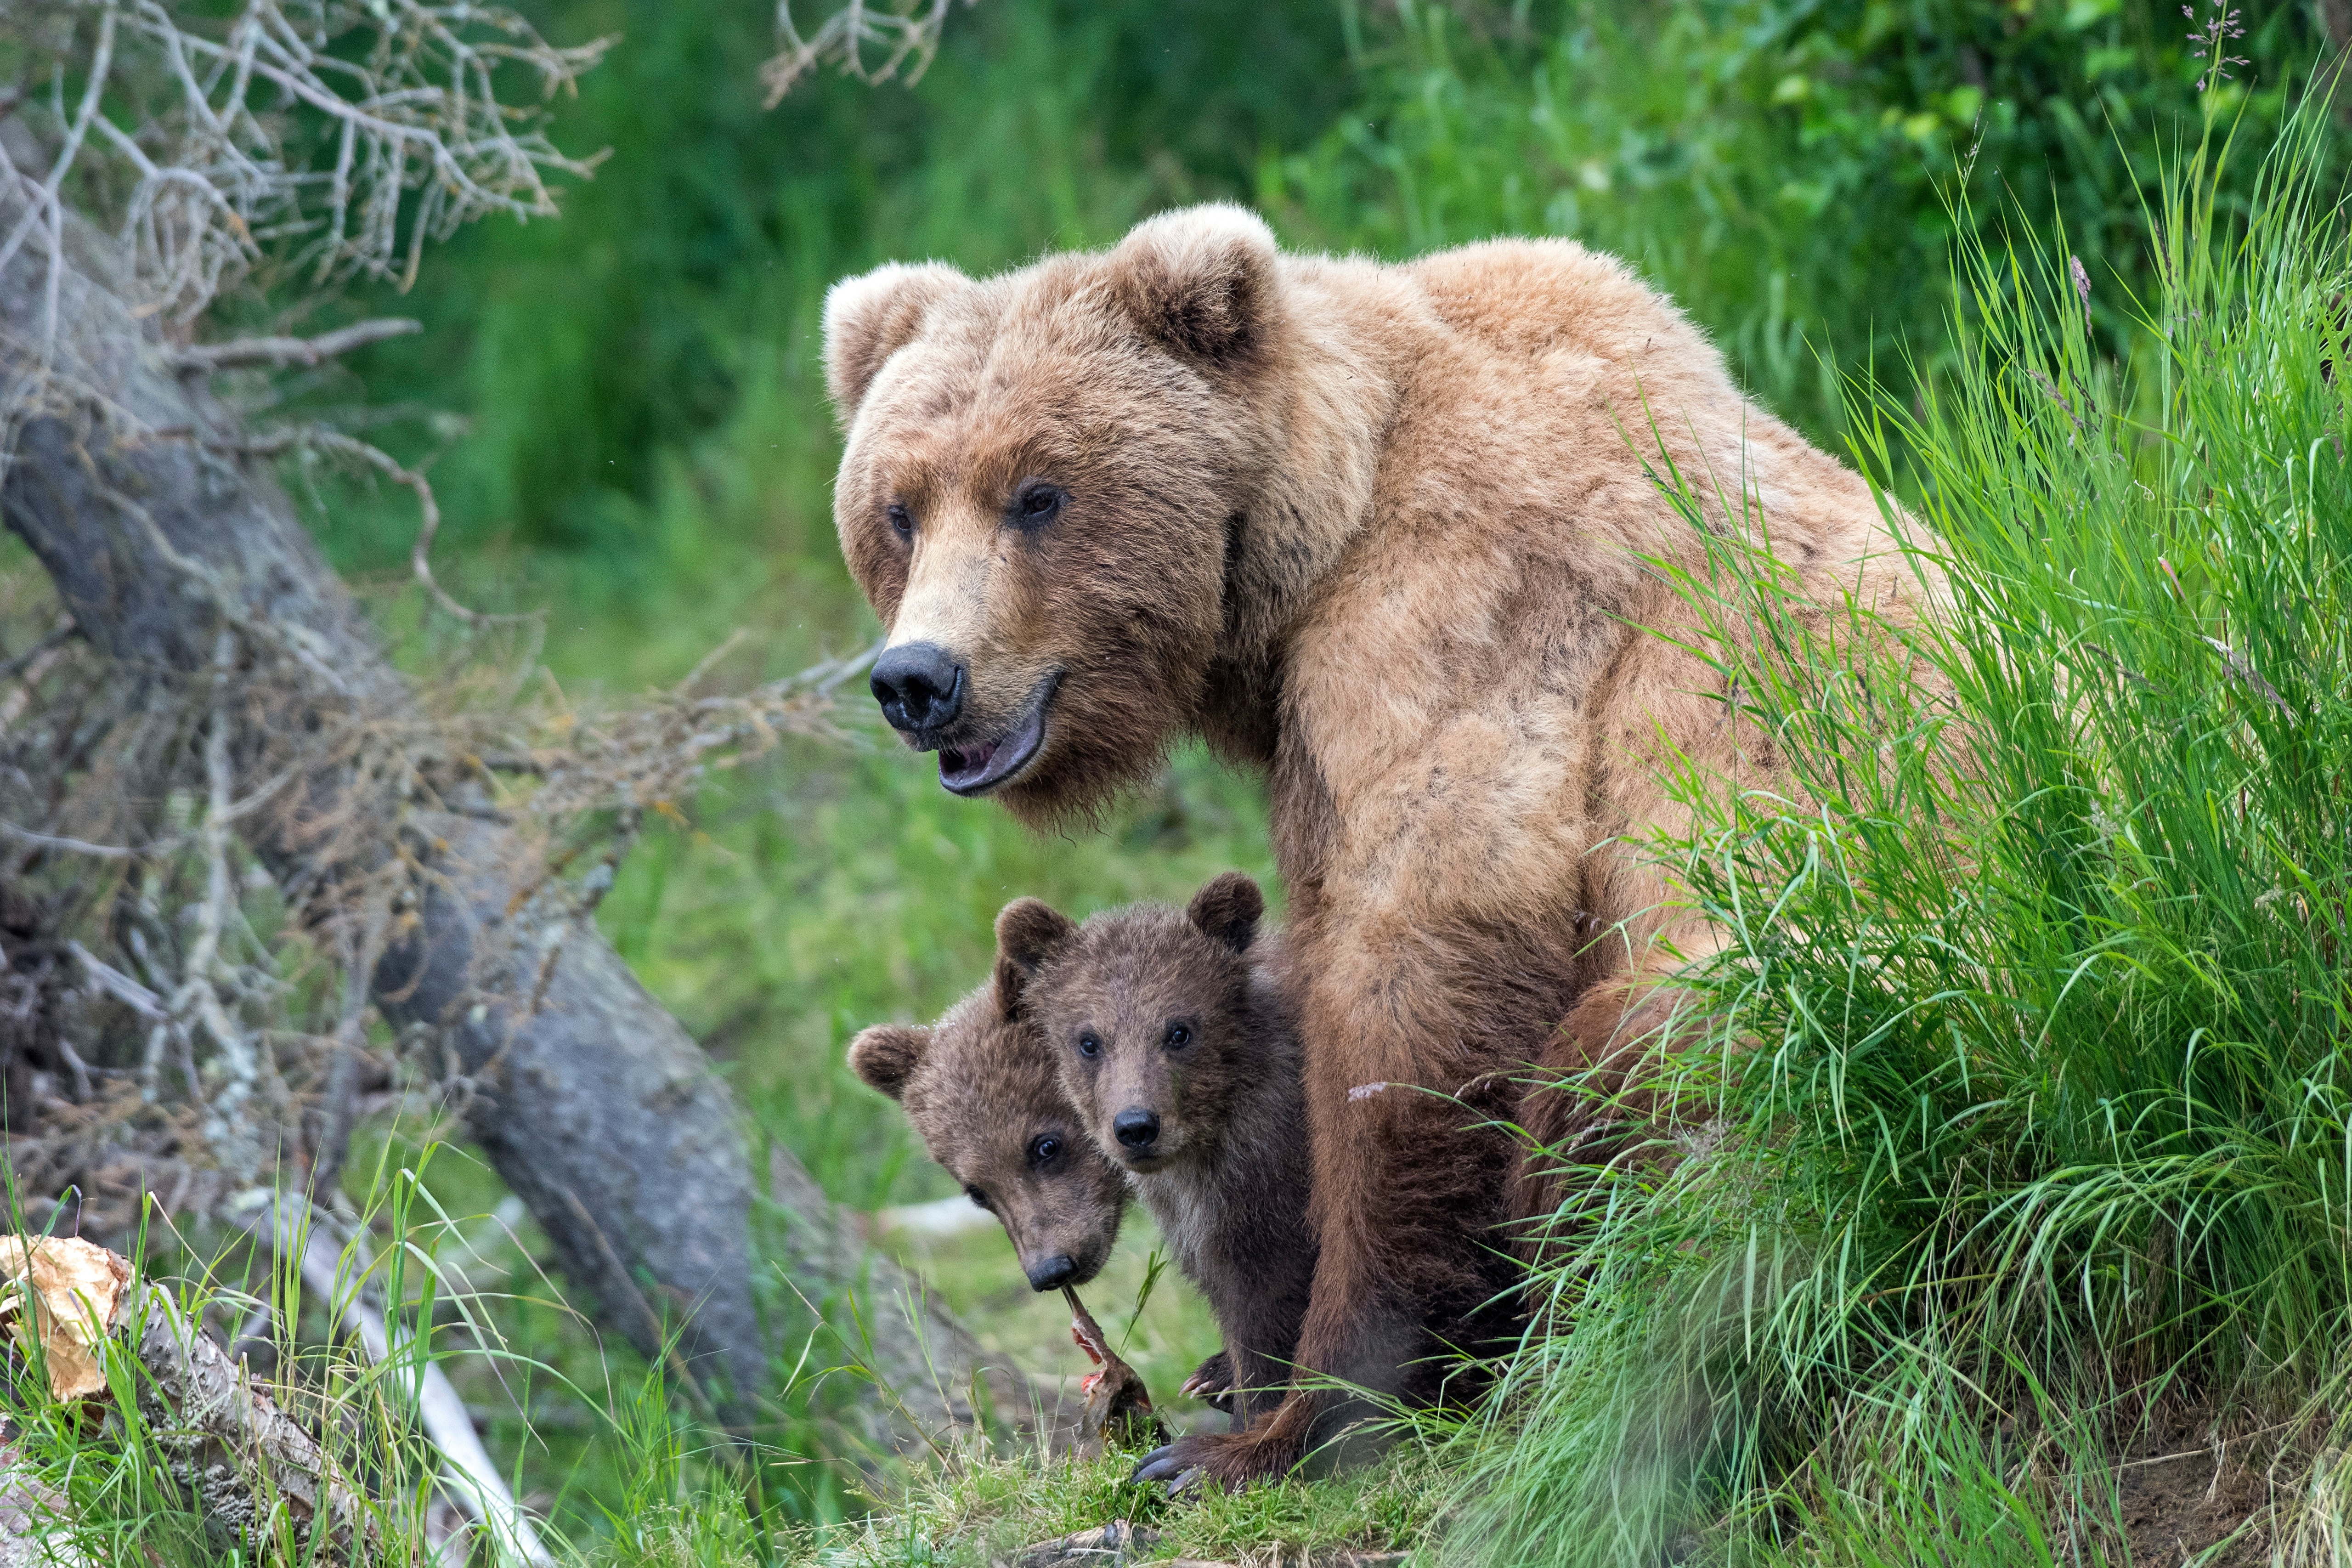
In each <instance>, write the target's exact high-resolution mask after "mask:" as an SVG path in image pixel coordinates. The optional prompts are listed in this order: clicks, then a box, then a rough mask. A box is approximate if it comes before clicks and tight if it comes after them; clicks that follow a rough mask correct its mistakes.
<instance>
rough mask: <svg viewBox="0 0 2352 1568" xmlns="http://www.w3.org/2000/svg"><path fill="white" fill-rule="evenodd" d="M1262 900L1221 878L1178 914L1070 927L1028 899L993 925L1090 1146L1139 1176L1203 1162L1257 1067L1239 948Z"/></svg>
mask: <svg viewBox="0 0 2352 1568" xmlns="http://www.w3.org/2000/svg"><path fill="white" fill-rule="evenodd" d="M1264 913H1265V898H1264V896H1263V895H1261V894H1260V893H1259V891H1258V887H1257V884H1256V883H1255V882H1253V881H1251V880H1250V879H1248V878H1247V877H1244V876H1243V875H1241V874H1240V873H1239V872H1233V871H1229V872H1227V873H1226V874H1225V875H1223V876H1222V877H1219V878H1217V879H1215V880H1214V881H1213V882H1211V883H1209V885H1208V886H1206V887H1204V888H1202V889H1201V890H1200V892H1198V893H1197V894H1195V895H1193V899H1192V903H1191V905H1190V906H1188V907H1187V908H1185V909H1183V910H1176V909H1173V908H1171V907H1170V906H1168V905H1166V904H1138V905H1136V906H1134V907H1133V908H1130V909H1126V910H1116V911H1114V912H1112V913H1109V914H1102V915H1097V916H1096V917H1094V919H1092V920H1090V921H1087V923H1086V924H1084V925H1076V924H1074V923H1072V921H1070V920H1069V918H1068V917H1067V916H1065V915H1062V914H1058V913H1056V912H1055V910H1051V909H1049V908H1047V907H1046V906H1045V904H1043V903H1040V902H1039V901H1038V900H1035V899H1023V900H1018V901H1017V902H1014V903H1012V904H1008V905H1006V906H1005V909H1004V912H1003V913H1002V914H1000V915H998V916H997V917H996V942H997V962H998V966H999V968H1000V969H1003V968H1005V967H1008V966H1009V967H1010V968H1012V969H1013V971H1015V972H1016V973H1018V974H1020V975H1023V976H1025V977H1026V982H1027V984H1026V990H1025V992H1024V1005H1025V1006H1026V1008H1027V1010H1028V1011H1029V1013H1030V1014H1031V1016H1034V1018H1035V1020H1036V1024H1037V1028H1038V1030H1039V1032H1040V1033H1041V1034H1043V1035H1044V1037H1045V1041H1046V1043H1047V1044H1048V1045H1049V1046H1051V1047H1053V1049H1054V1050H1055V1053H1056V1054H1057V1055H1058V1056H1059V1058H1061V1068H1062V1083H1063V1086H1064V1088H1066V1089H1067V1090H1068V1091H1069V1097H1070V1099H1071V1100H1072V1101H1073V1102H1075V1103H1076V1106H1077V1107H1078V1110H1079V1111H1080V1112H1081V1113H1082V1114H1083V1115H1084V1116H1085V1117H1086V1119H1087V1129H1088V1131H1090V1132H1092V1134H1093V1135H1094V1140H1095V1142H1097V1143H1098V1144H1100V1145H1101V1146H1102V1147H1103V1148H1104V1149H1105V1150H1108V1151H1110V1152H1115V1153H1116V1154H1117V1155H1118V1158H1119V1159H1120V1160H1122V1161H1123V1162H1125V1163H1126V1164H1127V1166H1128V1168H1129V1170H1132V1171H1136V1172H1138V1173H1150V1172H1153V1171H1158V1170H1163V1169H1165V1168H1167V1167H1168V1166H1170V1165H1171V1164H1175V1163H1180V1162H1182V1161H1187V1160H1201V1159H1207V1158H1211V1157H1213V1155H1214V1154H1215V1152H1217V1150H1218V1147H1219V1145H1220V1143H1221V1141H1222V1140H1223V1135H1224V1132H1225V1130H1226V1126H1227V1122H1228V1119H1229V1117H1230V1115H1231V1113H1232V1110H1233V1109H1234V1103H1235V1100H1236V1099H1237V1098H1238V1097H1239V1095H1240V1094H1241V1093H1243V1092H1244V1089H1245V1086H1246V1085H1247V1084H1249V1083H1250V1082H1253V1081H1255V1079H1256V1077H1257V1074H1258V1071H1259V1070H1260V1069H1262V1068H1263V1066H1264V1063H1263V1058H1262V1055H1261V1043H1260V1042H1259V1041H1258V1040H1257V1039H1255V1038H1254V1037H1253V1034H1252V1024H1253V1019H1252V1014H1251V1009H1250V985H1251V963H1250V947H1251V944H1252V943H1253V942H1255V939H1256V936H1257V926H1258V920H1259V918H1260V917H1261V916H1262V915H1263V914H1264Z"/></svg>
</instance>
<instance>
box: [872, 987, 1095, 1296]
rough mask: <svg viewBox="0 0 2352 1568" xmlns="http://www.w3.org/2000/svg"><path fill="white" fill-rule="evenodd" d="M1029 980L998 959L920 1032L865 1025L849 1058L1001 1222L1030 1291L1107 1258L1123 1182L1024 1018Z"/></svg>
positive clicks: (1064, 1281)
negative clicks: (986, 977)
mask: <svg viewBox="0 0 2352 1568" xmlns="http://www.w3.org/2000/svg"><path fill="white" fill-rule="evenodd" d="M1026 978H1027V977H1026V976H1025V975H1024V974H1023V973H1020V972H1019V971H1017V970H1013V969H1012V968H1010V967H1009V966H1008V965H1005V964H1003V963H1000V964H998V965H997V968H996V973H995V975H994V977H993V978H992V979H991V980H990V981H989V983H988V984H985V985H982V986H981V987H980V988H979V989H978V990H976V991H974V992H972V993H971V994H970V995H968V996H966V997H965V998H964V999H963V1000H962V1001H961V1002H958V1003H957V1004H956V1005H954V1006H952V1007H950V1008H949V1009H948V1010H947V1012H946V1013H944V1014H943V1015H941V1016H940V1021H939V1022H938V1023H936V1024H934V1025H932V1026H929V1027H928V1028H926V1027H923V1026H919V1025H912V1024H877V1025H875V1026H873V1027H871V1028H868V1029H865V1030H862V1031H860V1032H859V1034H858V1036H857V1037H856V1039H854V1040H852V1041H850V1042H849V1066H850V1069H851V1070H852V1071H854V1072H856V1074H857V1076H858V1077H859V1078H861V1079H865V1080H866V1083H868V1084H869V1085H871V1086H872V1087H874V1088H876V1089H880V1090H881V1091H882V1092H883V1093H884V1094H887V1095H888V1096H889V1097H890V1098H891V1099H893V1100H897V1101H898V1103H899V1105H900V1106H901V1107H902V1108H904V1110H906V1112H907V1120H908V1121H910V1122H912V1123H913V1124H914V1128H915V1131H916V1132H917V1133H918V1134H919V1135H920V1136H921V1138H922V1140H923V1146H924V1147H925V1148H926V1149H928V1150H929V1151H930V1155H931V1158H932V1159H934V1160H936V1161H938V1162H939V1163H940V1164H941V1165H943V1166H945V1167H946V1169H947V1172H948V1173H949V1174H950V1175H951V1176H953V1177H954V1178H955V1179H956V1180H957V1181H959V1182H961V1183H962V1184H963V1189H964V1191H965V1193H966V1194H969V1195H970V1196H971V1200H972V1201H973V1202H974V1203H976V1204H979V1205H981V1206H982V1208H985V1209H987V1210H988V1211H989V1212H990V1213H991V1214H992V1215H995V1216H996V1217H997V1219H998V1221H999V1222H1000V1223H1002V1224H1003V1226H1004V1234H1005V1235H1006V1236H1008V1237H1011V1238H1012V1241H1013V1251H1014V1252H1015V1253H1017V1254H1019V1256H1020V1258H1021V1270H1022V1272H1023V1273H1024V1274H1026V1275H1027V1276H1028V1277H1029V1284H1030V1287H1031V1288H1032V1289H1037V1290H1053V1289H1059V1288H1061V1287H1062V1286H1065V1285H1070V1286H1076V1285H1083V1284H1085V1283H1086V1282H1087V1280H1089V1279H1093V1278H1094V1277H1095V1276H1096V1275H1097V1274H1098V1273H1100V1272H1101V1270H1102V1266H1103V1265H1104V1264H1105V1263H1106V1262H1108V1261H1109V1258H1110V1251H1111V1247H1113V1246H1115V1245H1116V1244H1117V1243H1118V1222H1119V1218H1120V1216H1121V1215H1123V1214H1124V1213H1125V1211H1126V1208H1127V1196H1128V1194H1127V1178H1126V1177H1125V1175H1124V1174H1122V1173H1120V1171H1119V1169H1118V1166H1116V1165H1114V1164H1113V1163H1111V1162H1110V1161H1109V1160H1108V1159H1105V1158H1104V1157H1103V1154H1102V1152H1101V1151H1100V1150H1098V1149H1097V1148H1096V1147H1095V1145H1094V1141H1093V1140H1092V1139H1090V1138H1088V1137H1087V1129H1086V1121H1085V1119H1084V1118H1083V1117H1081V1116H1080V1115H1079V1114H1078V1111H1077V1109H1076V1107H1075V1106H1073V1105H1072V1104H1071V1103H1070V1101H1069V1098H1068V1097H1067V1096H1066V1095H1065V1094H1064V1093H1063V1092H1062V1085H1061V1081H1060V1079H1059V1078H1058V1077H1057V1076H1056V1075H1055V1070H1054V1059H1053V1057H1052V1056H1051V1054H1050V1053H1048V1052H1047V1050H1046V1049H1045V1045H1044V1043H1043V1042H1042V1041H1041V1040H1040V1039H1039V1038H1038V1037H1037V1035H1036V1033H1035V1031H1034V1029H1033V1028H1032V1027H1031V1026H1030V1025H1029V1023H1028V1022H1027V1020H1026V1019H1025V1018H1024V1017H1023V1016H1022V1015H1021V1012H1020V1010H1019V1008H1018V1006H1017V1005H1016V1003H1017V998H1018V995H1019V993H1020V988H1021V986H1022V984H1024V982H1025V980H1026Z"/></svg>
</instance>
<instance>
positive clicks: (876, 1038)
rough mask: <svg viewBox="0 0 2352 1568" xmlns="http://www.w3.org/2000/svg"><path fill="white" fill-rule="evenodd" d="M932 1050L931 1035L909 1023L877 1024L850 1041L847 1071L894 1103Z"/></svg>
mask: <svg viewBox="0 0 2352 1568" xmlns="http://www.w3.org/2000/svg"><path fill="white" fill-rule="evenodd" d="M930 1047H931V1032H930V1031H929V1029H925V1028H920V1027H918V1026H915V1025H912V1024H877V1025H875V1026H873V1027H872V1028H870V1029H864V1030H861V1031H859V1033H858V1036H857V1037H856V1039H854V1040H852V1041H850V1042H849V1070H850V1071H852V1072H854V1073H856V1075H857V1076H858V1077H859V1078H862V1079H865V1080H866V1082H867V1083H868V1084H870V1085H871V1086H873V1087H874V1088H876V1089H880V1090H881V1091H882V1092H883V1093H885V1094H887V1095H888V1096H889V1097H890V1098H891V1099H893V1100H897V1099H898V1097H899V1096H901V1095H903V1094H905V1093H906V1092H907V1080H908V1079H909V1078H912V1077H913V1076H914V1073H915V1069H916V1068H918V1067H919V1066H921V1065H922V1060H923V1053H924V1052H925V1051H927V1050H929V1049H930Z"/></svg>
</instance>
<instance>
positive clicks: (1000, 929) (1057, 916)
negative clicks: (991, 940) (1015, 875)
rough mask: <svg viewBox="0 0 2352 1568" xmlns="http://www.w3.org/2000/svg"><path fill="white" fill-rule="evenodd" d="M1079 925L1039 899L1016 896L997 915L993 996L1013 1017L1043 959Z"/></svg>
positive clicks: (1043, 964)
mask: <svg viewBox="0 0 2352 1568" xmlns="http://www.w3.org/2000/svg"><path fill="white" fill-rule="evenodd" d="M1077 929H1078V924H1077V922H1076V921H1074V920H1072V919H1071V918H1070V917H1069V916H1067V915H1066V914H1064V913H1062V912H1061V911H1060V910H1056V909H1055V908H1054V906H1053V905H1051V904H1048V903H1046V902H1045V900H1042V899H1015V900H1013V901H1012V902H1011V903H1009V904H1007V905H1005V906H1004V909H1003V911H1002V912H1001V913H999V914H998V915H997V917H996V995H997V1000H998V1002H999V1003H1000V1004H1002V1005H1003V1008H1004V1016H1006V1017H1008V1018H1009V1017H1012V1016H1014V1015H1015V1014H1016V1013H1018V1012H1019V1011H1020V1008H1021V994H1022V992H1023V991H1024V990H1025V989H1027V987H1028V984H1029V982H1030V981H1032V980H1034V979H1035V978H1036V977H1037V972H1038V971H1039V970H1041V969H1043V968H1045V962H1046V960H1048V959H1050V958H1052V957H1053V956H1054V954H1055V952H1059V951H1060V950H1061V947H1062V945H1063V943H1065V942H1068V941H1069V940H1070V938H1071V937H1072V936H1074V935H1076V933H1077Z"/></svg>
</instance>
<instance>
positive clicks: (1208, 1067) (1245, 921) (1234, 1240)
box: [996, 872, 1317, 1431]
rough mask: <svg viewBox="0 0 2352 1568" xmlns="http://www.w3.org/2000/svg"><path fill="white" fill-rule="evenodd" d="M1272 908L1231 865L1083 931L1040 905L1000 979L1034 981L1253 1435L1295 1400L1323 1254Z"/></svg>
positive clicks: (1048, 1033) (1070, 1080)
mask: <svg viewBox="0 0 2352 1568" xmlns="http://www.w3.org/2000/svg"><path fill="white" fill-rule="evenodd" d="M1264 914H1265V897H1264V896H1263V895H1262V894H1261V893H1260V892H1259V891H1258V887H1257V884H1256V883H1255V882H1253V881H1252V880H1250V879H1248V878H1247V877H1244V876H1243V875H1241V874H1240V873H1239V872H1227V873H1226V874H1225V875H1223V876H1222V877H1219V878H1217V879H1214V880H1213V881H1212V882H1210V883H1209V884H1208V885H1207V886H1206V887H1204V888H1202V889H1201V890H1200V892H1199V893H1197V894H1195V895H1194V896H1193V899H1192V903H1191V905H1190V906H1188V907H1187V908H1186V909H1184V910H1176V909H1174V908H1173V907H1171V906H1169V905H1164V904H1139V905H1136V906H1134V907H1132V908H1129V909H1126V910H1114V911H1112V912H1110V913H1108V914H1101V915H1097V916H1095V917H1094V918H1093V919H1091V920H1089V921H1087V922H1086V924H1084V925H1082V926H1081V925H1077V924H1076V923H1074V922H1073V921H1070V919H1069V918H1068V917H1067V916H1066V915H1062V914H1060V913H1057V912H1056V911H1055V910H1053V909H1051V908H1050V907H1048V906H1047V905H1045V904H1044V903H1041V902H1040V901H1038V900H1035V899H1022V900H1016V901H1014V902H1013V903H1011V904H1008V905H1006V906H1005V909H1004V911H1003V913H1002V914H1000V915H999V916H998V917H997V921H996V936H997V951H998V955H999V960H1000V963H999V972H1000V973H1003V972H1005V971H1006V970H1007V969H1008V968H1009V969H1010V970H1012V971H1013V972H1016V973H1019V974H1020V975H1022V976H1024V977H1025V979H1026V986H1025V990H1024V994H1023V997H1022V1004H1021V1005H1022V1009H1023V1011H1024V1012H1025V1013H1026V1014H1027V1015H1028V1016H1031V1017H1032V1018H1033V1019H1034V1021H1035V1024H1036V1026H1037V1029H1038V1032H1039V1033H1040V1034H1041V1035H1042V1036H1043V1037H1044V1039H1045V1043H1046V1045H1047V1046H1048V1047H1050V1049H1051V1050H1052V1052H1053V1053H1054V1055H1055V1057H1057V1058H1059V1063H1060V1069H1061V1076H1062V1085H1063V1088H1064V1089H1065V1090H1066V1092H1067V1094H1068V1097H1069V1099H1070V1100H1071V1102H1072V1103H1073V1104H1075V1105H1076V1107H1077V1109H1078V1112H1079V1114H1080V1116H1081V1117H1082V1118H1083V1119H1084V1121H1085V1124H1086V1128H1087V1131H1088V1132H1089V1133H1090V1134H1091V1135H1092V1137H1093V1139H1094V1141H1095V1142H1096V1143H1097V1145H1098V1146H1099V1147H1100V1148H1101V1150H1102V1152H1104V1153H1106V1154H1108V1155H1111V1156H1113V1157H1114V1158H1115V1159H1117V1160H1118V1161H1119V1162H1120V1163H1123V1164H1124V1165H1125V1166H1126V1168H1127V1169H1128V1170H1129V1172H1131V1173H1133V1175H1134V1178H1135V1187H1136V1193H1137V1195H1138V1196H1139V1197H1140V1198H1142V1200H1143V1203H1144V1206H1145V1207H1147V1208H1149V1209H1150V1211H1151V1214H1152V1217H1153V1218H1154V1219H1155V1220H1157V1221H1158V1222H1159V1225H1160V1233H1161V1235H1162V1236H1164V1237H1166V1238H1167V1241H1168V1245H1169V1247H1170V1249H1171V1251H1172V1252H1173V1253H1174V1254H1175V1258H1176V1262H1177V1265H1178V1267H1179V1268H1181V1269H1182V1270H1183V1271H1184V1273H1185V1275H1186V1276H1187V1277H1188V1278H1190V1279H1192V1282H1193V1283H1194V1284H1195V1285H1197V1286H1199V1287H1200V1289H1201V1293H1202V1295H1204V1296H1206V1297H1207V1298H1208V1300H1209V1306H1210V1309H1211V1310H1213V1311H1214V1312H1215V1314H1216V1317H1217V1326H1218V1327H1219V1328H1220V1329H1222V1330H1223V1331H1224V1337H1225V1354H1226V1355H1227V1356H1228V1357H1229V1358H1230V1359H1231V1370H1230V1375H1231V1377H1232V1380H1233V1389H1234V1395H1233V1405H1232V1410H1233V1416H1234V1430H1236V1431H1241V1430H1244V1429H1246V1428H1247V1427H1248V1426H1249V1425H1250V1423H1251V1421H1252V1420H1254V1419H1255V1418H1256V1417H1257V1416H1259V1415H1265V1413H1266V1412H1268V1411H1271V1410H1272V1409H1274V1408H1275V1406H1276V1405H1278V1404H1279V1403H1281V1400H1282V1396H1283V1394H1284V1392H1285V1391H1286V1386H1287V1384H1288V1383H1289V1381H1290V1370H1291V1361H1292V1358H1293V1357H1294V1356H1295V1355H1296V1353H1297V1346H1298V1327H1299V1323H1300V1321H1301V1320H1303V1319H1304V1318H1305V1316H1306V1314H1307V1295H1308V1292H1309V1290H1310V1289H1311V1287H1312V1286H1313V1283H1314V1279H1315V1260H1316V1254H1317V1247H1316V1240H1315V1233H1314V1229H1313V1226H1312V1225H1311V1224H1310V1222H1309V1220H1308V1218H1307V1194H1308V1190H1309V1183H1310V1181H1311V1179H1312V1178H1311V1175H1310V1172H1311V1169H1312V1166H1311V1162H1310V1159H1309V1155H1308V1150H1307V1102H1306V1084H1305V1077H1304V1070H1303V1069H1304V1063H1303V1062H1302V1060H1301V1057H1300V1048H1299V1039H1298V1023H1297V1008H1296V1006H1295V1005H1294V1003H1293V1000H1292V990H1293V987H1292V986H1291V984H1290V983H1289V976H1288V975H1287V974H1286V963H1285V955H1284V951H1283V944H1282V942H1280V940H1279V939H1278V938H1267V939H1264V940H1261V939H1260V938H1259V935H1258V922H1259V920H1260V918H1261V917H1262V916H1263V915H1264ZM1202 1370H1203V1372H1206V1371H1207V1369H1206V1368H1203V1369H1202Z"/></svg>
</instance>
